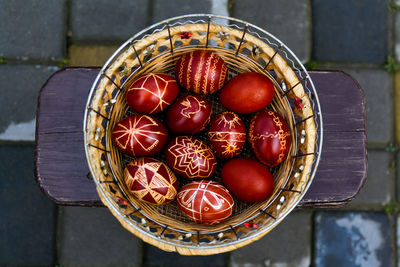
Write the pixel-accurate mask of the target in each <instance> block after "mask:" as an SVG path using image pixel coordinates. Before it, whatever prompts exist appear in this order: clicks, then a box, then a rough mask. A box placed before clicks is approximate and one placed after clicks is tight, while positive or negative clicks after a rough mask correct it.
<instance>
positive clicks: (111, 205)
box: [83, 14, 323, 254]
mask: <svg viewBox="0 0 400 267" xmlns="http://www.w3.org/2000/svg"><path fill="white" fill-rule="evenodd" d="M199 16H205V17H209V18H218V19H226V20H229V21H234V22H241V23H245V24H246V25H249V26H251V27H253V28H255V29H258V30H259V31H261V32H263V33H265V34H267V35H268V36H269V37H270V38H272V39H274V40H275V41H277V42H279V43H280V44H281V45H282V46H284V47H285V49H286V50H287V51H288V52H289V53H291V56H292V57H294V58H295V59H296V60H297V61H298V62H299V63H300V66H299V68H300V69H301V70H302V71H303V72H304V73H305V75H306V76H307V77H308V78H309V74H308V72H307V70H306V69H305V68H304V66H303V65H302V64H301V62H300V61H299V59H298V58H297V57H296V56H295V54H294V53H293V52H292V51H291V50H290V49H289V48H288V47H287V46H286V45H284V44H283V43H282V42H281V41H280V40H278V39H277V38H276V37H274V36H273V35H272V34H270V33H268V32H267V31H265V30H263V29H261V28H259V27H258V26H255V25H252V24H250V23H247V22H244V21H242V20H239V19H236V18H231V17H225V16H218V15H210V14H191V15H184V16H179V17H174V18H170V19H167V20H164V21H161V22H159V23H156V24H154V25H152V26H149V27H147V28H146V29H144V30H142V31H140V32H139V33H137V34H136V35H134V36H133V37H131V38H130V39H129V40H128V41H126V42H125V43H124V44H123V45H121V47H120V48H118V49H117V50H116V51H115V52H114V54H113V55H112V56H111V57H110V58H109V59H108V60H107V62H106V63H105V64H104V66H103V67H102V69H101V70H100V72H99V75H98V76H97V77H96V79H95V81H94V83H93V86H92V88H91V90H90V93H89V95H88V101H87V107H90V104H91V100H92V97H93V94H94V92H95V90H96V88H97V86H98V82H99V80H100V79H101V77H102V74H103V73H104V72H105V71H106V70H107V68H108V67H109V65H110V63H111V62H113V60H115V59H116V57H117V56H118V55H119V54H120V52H121V51H122V50H123V49H124V48H125V47H126V46H127V45H129V44H131V42H132V41H133V40H135V38H137V37H138V36H140V35H141V34H144V33H146V32H147V31H149V30H151V29H155V28H157V26H160V25H162V24H168V22H170V21H173V20H176V19H190V18H191V17H199ZM217 25H218V24H217ZM198 49H201V48H198ZM125 82H126V81H125ZM309 82H310V86H311V88H312V90H313V92H314V93H315V99H314V101H315V102H316V104H317V108H318V114H316V116H319V122H320V127H321V129H322V114H321V110H320V103H319V99H318V95H317V93H316V90H315V87H314V84H313V83H312V80H311V79H309ZM276 83H277V84H278V86H279V87H280V84H279V83H278V82H276ZM88 113H89V110H88V109H86V110H85V117H84V125H83V128H84V136H85V137H84V138H85V154H86V157H87V160H88V165H89V169H90V171H91V172H92V173H93V169H92V165H91V164H90V156H89V151H88V150H89V149H88V148H89V147H88V144H87V140H88V139H87V138H88V136H87V134H88V131H87V118H88ZM110 114H111V113H110ZM319 138H320V139H319V144H318V145H319V146H318V148H319V151H318V152H320V150H321V148H322V141H323V135H322V131H321V134H320V136H319ZM320 154H321V153H318V154H317V157H316V159H315V163H314V164H315V168H314V169H313V170H312V173H310V182H309V183H308V184H306V187H305V188H304V191H306V190H307V189H308V188H309V186H310V184H311V181H312V179H313V178H314V176H315V172H316V170H317V167H318V163H319V160H320ZM97 191H98V193H99V196H100V198H101V199H102V201H103V203H104V204H106V206H108V207H109V209H110V210H111V212H112V213H113V214H114V215H115V216H116V217H117V219H118V220H120V222H121V223H122V224H123V225H124V223H127V222H126V221H123V214H121V213H119V211H118V209H116V207H115V206H114V203H112V202H111V201H110V199H109V198H107V196H106V195H105V192H102V190H99V187H97ZM304 195H305V193H304V194H303V195H302V196H301V197H300V198H299V199H298V201H297V203H298V202H299V201H300V200H301V199H302V197H303V196H304ZM294 207H295V205H293V206H292V208H291V209H290V210H289V211H288V212H286V213H284V214H283V215H284V216H280V217H279V218H277V223H275V226H276V225H278V224H279V222H280V221H281V220H282V219H283V218H285V217H286V216H287V215H288V214H289V213H290V212H291V210H292V209H293V208H294ZM137 230H138V231H139V232H141V234H139V233H138V235H139V236H140V237H141V238H142V239H143V240H144V241H146V242H149V243H152V244H153V245H154V242H152V241H151V240H149V238H150V239H152V238H153V237H152V236H151V235H150V234H149V233H147V232H146V231H143V230H142V229H140V228H137ZM270 230H271V229H270ZM260 234H262V232H259V233H258V235H257V234H256V235H255V236H259V235H260ZM145 236H148V237H149V238H146V237H145ZM255 236H254V235H253V236H249V237H247V238H243V239H241V241H242V242H241V243H240V244H244V245H245V244H247V243H248V242H247V241H249V240H253V241H254V237H255ZM261 236H263V235H261ZM261 236H259V237H261ZM257 239H258V238H257ZM163 242H164V243H170V244H171V245H172V246H174V247H175V249H176V250H177V246H178V247H179V244H176V243H173V242H167V241H165V240H163ZM155 245H157V244H155ZM223 247H225V248H229V250H232V249H234V248H237V247H238V246H236V245H229V244H228V245H226V244H220V245H215V246H213V247H212V248H210V247H207V248H204V247H198V248H196V247H190V249H199V250H203V251H202V252H199V253H198V254H207V251H208V252H211V251H213V250H214V249H216V248H218V249H221V248H223ZM182 249H183V250H181V251H180V253H181V252H183V251H185V249H187V247H186V246H182ZM229 250H225V251H229ZM183 254H186V253H183ZM211 254H212V253H211Z"/></svg>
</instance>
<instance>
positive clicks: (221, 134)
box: [208, 112, 246, 159]
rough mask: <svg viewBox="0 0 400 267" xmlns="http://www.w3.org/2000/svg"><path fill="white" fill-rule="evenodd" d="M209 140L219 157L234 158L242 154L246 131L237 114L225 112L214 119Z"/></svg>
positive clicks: (209, 132)
mask: <svg viewBox="0 0 400 267" xmlns="http://www.w3.org/2000/svg"><path fill="white" fill-rule="evenodd" d="M208 138H209V139H210V143H211V146H212V148H213V150H214V152H215V154H216V156H217V157H219V158H224V159H227V158H232V157H234V156H237V155H239V154H240V152H242V149H243V146H244V142H245V141H246V129H245V126H244V123H243V121H242V119H241V118H240V117H239V116H238V115H237V114H235V113H233V112H223V113H221V114H218V115H217V116H215V117H214V118H213V119H212V121H211V123H210V130H209V131H208Z"/></svg>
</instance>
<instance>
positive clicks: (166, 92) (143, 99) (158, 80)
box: [126, 73, 179, 114]
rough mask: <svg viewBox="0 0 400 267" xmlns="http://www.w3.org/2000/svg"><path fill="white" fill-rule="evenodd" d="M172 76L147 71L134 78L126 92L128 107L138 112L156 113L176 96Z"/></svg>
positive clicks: (175, 83)
mask: <svg viewBox="0 0 400 267" xmlns="http://www.w3.org/2000/svg"><path fill="white" fill-rule="evenodd" d="M178 94H179V86H178V83H177V82H176V80H175V79H174V77H172V76H171V75H168V74H164V73H148V74H145V75H143V76H141V77H140V78H139V79H137V80H135V81H134V82H133V83H132V85H131V86H130V87H129V89H128V91H127V93H126V100H127V102H128V105H129V107H131V108H132V109H133V110H135V111H137V112H140V113H148V114H153V113H158V112H160V111H163V110H164V109H165V108H166V107H168V106H169V105H170V104H171V103H172V102H173V101H174V100H175V98H176V97H177V96H178Z"/></svg>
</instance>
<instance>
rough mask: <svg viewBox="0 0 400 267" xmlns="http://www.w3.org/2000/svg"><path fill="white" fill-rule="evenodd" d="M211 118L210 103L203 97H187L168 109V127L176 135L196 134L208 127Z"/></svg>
mask: <svg viewBox="0 0 400 267" xmlns="http://www.w3.org/2000/svg"><path fill="white" fill-rule="evenodd" d="M210 117H211V104H210V102H208V101H207V100H206V99H205V98H204V97H201V96H193V95H187V96H185V97H182V98H180V99H178V100H177V101H176V102H175V103H174V104H173V105H172V106H171V107H170V108H169V109H168V112H167V125H168V128H169V129H170V130H171V131H173V132H175V133H180V134H195V133H197V132H200V131H202V130H203V129H204V128H205V127H206V124H207V123H208V122H209V120H210Z"/></svg>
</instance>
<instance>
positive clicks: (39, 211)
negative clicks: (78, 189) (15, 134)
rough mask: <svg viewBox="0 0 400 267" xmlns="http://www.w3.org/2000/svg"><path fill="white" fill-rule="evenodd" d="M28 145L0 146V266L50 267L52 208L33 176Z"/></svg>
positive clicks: (52, 236)
mask: <svg viewBox="0 0 400 267" xmlns="http://www.w3.org/2000/svg"><path fill="white" fill-rule="evenodd" d="M33 155H34V147H33V146H32V145H20V144H1V145H0V159H1V161H0V213H1V219H0V266H54V263H55V262H54V261H55V258H54V255H55V248H54V235H55V229H54V225H55V206H54V204H53V203H52V202H51V201H50V200H49V199H48V198H46V197H45V196H44V195H43V194H42V192H40V189H39V187H38V186H37V184H36V182H35V179H34V176H33V169H34V167H33V160H34V156H33Z"/></svg>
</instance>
